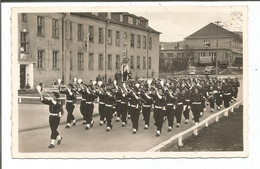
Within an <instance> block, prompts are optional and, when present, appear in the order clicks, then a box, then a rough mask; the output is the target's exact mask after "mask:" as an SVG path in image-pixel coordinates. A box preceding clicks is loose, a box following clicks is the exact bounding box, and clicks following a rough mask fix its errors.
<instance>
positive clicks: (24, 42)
mask: <svg viewBox="0 0 260 169" xmlns="http://www.w3.org/2000/svg"><path fill="white" fill-rule="evenodd" d="M28 43H29V42H28V41H27V33H26V32H21V52H28Z"/></svg>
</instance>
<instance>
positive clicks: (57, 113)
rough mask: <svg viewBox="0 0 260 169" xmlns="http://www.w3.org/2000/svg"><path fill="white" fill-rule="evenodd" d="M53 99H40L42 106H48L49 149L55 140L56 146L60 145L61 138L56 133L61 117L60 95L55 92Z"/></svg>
mask: <svg viewBox="0 0 260 169" xmlns="http://www.w3.org/2000/svg"><path fill="white" fill-rule="evenodd" d="M53 94H54V97H53V98H45V97H43V96H42V97H41V99H40V100H41V102H42V103H43V104H47V105H49V111H50V115H49V125H50V128H51V143H50V145H49V146H48V147H49V148H54V147H55V141H56V140H57V145H60V144H61V140H62V137H61V136H60V134H59V132H58V131H57V129H58V127H59V124H60V118H61V116H62V115H63V109H62V105H61V102H60V101H59V100H58V99H59V97H60V95H59V93H57V92H53Z"/></svg>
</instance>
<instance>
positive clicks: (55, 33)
mask: <svg viewBox="0 0 260 169" xmlns="http://www.w3.org/2000/svg"><path fill="white" fill-rule="evenodd" d="M77 26H78V29H77V32H78V41H83V40H85V39H84V38H87V37H84V29H83V24H78V25H77ZM59 30H60V29H59V20H58V19H52V37H53V38H59V32H60V31H59ZM66 30H67V29H66ZM66 32H67V33H68V32H69V37H70V39H71V40H72V39H73V37H72V34H73V25H72V22H69V31H68V30H67V31H66ZM112 33H113V31H112V30H110V29H109V30H108V45H112V44H113V38H112ZM115 33H116V36H115V38H116V39H115V45H116V46H120V31H116V32H115ZM44 34H45V32H44V17H42V16H38V17H37V35H38V36H44ZM87 36H88V42H89V43H94V37H95V36H94V26H91V25H89V27H88V34H87ZM146 38H147V37H146V36H143V49H146V43H147V42H146V41H147V39H146ZM124 39H127V34H126V33H124ZM98 43H99V44H103V43H104V28H98ZM130 45H131V47H133V48H134V47H135V35H134V34H131V39H130ZM148 45H149V46H148V47H149V49H152V37H149V44H148ZM136 47H137V48H141V36H140V35H137V42H136Z"/></svg>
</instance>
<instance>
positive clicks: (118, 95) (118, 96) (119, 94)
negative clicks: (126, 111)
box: [115, 86, 122, 122]
mask: <svg viewBox="0 0 260 169" xmlns="http://www.w3.org/2000/svg"><path fill="white" fill-rule="evenodd" d="M115 87H116V94H115V97H116V122H119V121H120V117H121V111H120V108H121V97H122V92H121V90H118V87H117V86H115Z"/></svg>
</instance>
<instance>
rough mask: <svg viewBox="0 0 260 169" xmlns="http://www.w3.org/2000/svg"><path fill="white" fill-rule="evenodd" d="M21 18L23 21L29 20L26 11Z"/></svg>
mask: <svg viewBox="0 0 260 169" xmlns="http://www.w3.org/2000/svg"><path fill="white" fill-rule="evenodd" d="M21 20H22V22H27V16H26V14H25V13H22V14H21Z"/></svg>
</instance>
